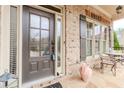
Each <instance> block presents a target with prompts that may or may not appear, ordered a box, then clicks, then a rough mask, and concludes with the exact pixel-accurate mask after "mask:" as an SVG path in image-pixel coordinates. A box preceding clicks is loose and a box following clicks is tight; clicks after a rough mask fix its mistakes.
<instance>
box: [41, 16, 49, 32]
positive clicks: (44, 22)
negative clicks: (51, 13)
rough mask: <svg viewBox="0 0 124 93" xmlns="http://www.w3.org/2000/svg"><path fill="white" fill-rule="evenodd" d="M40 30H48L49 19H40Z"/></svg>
mask: <svg viewBox="0 0 124 93" xmlns="http://www.w3.org/2000/svg"><path fill="white" fill-rule="evenodd" d="M41 29H46V30H49V19H48V18H46V17H41Z"/></svg>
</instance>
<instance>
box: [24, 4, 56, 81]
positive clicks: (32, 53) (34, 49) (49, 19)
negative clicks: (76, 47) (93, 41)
mask: <svg viewBox="0 0 124 93" xmlns="http://www.w3.org/2000/svg"><path fill="white" fill-rule="evenodd" d="M54 37H55V36H54V15H53V14H50V13H47V12H43V11H40V10H37V9H33V8H30V7H27V6H24V7H23V55H22V56H23V59H22V60H23V63H22V66H23V69H22V73H23V74H22V82H23V83H25V82H29V81H32V80H36V79H40V78H45V77H48V76H52V75H54V60H55V58H54V45H55V42H54V41H55V39H54Z"/></svg>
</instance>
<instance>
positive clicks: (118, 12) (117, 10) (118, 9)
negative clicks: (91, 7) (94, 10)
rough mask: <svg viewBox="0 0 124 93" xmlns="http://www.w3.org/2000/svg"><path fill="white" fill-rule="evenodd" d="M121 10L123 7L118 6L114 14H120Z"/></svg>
mask: <svg viewBox="0 0 124 93" xmlns="http://www.w3.org/2000/svg"><path fill="white" fill-rule="evenodd" d="M122 8H123V7H122V6H120V5H119V6H117V8H116V13H117V14H120V13H121V12H122Z"/></svg>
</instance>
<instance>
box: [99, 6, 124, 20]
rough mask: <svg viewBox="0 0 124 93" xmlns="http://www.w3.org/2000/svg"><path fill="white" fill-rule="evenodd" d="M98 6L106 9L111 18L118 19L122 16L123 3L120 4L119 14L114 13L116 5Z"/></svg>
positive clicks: (123, 14) (123, 12) (123, 15)
mask: <svg viewBox="0 0 124 93" xmlns="http://www.w3.org/2000/svg"><path fill="white" fill-rule="evenodd" d="M98 6H99V7H100V8H101V9H103V10H104V11H106V12H107V13H108V14H110V15H111V18H112V20H118V19H122V18H124V5H122V7H123V9H122V13H121V14H117V13H116V7H117V6H118V5H98Z"/></svg>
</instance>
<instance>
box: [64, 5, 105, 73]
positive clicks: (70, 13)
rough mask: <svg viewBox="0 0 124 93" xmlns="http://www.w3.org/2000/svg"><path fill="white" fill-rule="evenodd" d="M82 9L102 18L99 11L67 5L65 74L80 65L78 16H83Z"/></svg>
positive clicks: (83, 11) (89, 7) (85, 6)
mask: <svg viewBox="0 0 124 93" xmlns="http://www.w3.org/2000/svg"><path fill="white" fill-rule="evenodd" d="M84 9H90V10H91V11H92V12H94V13H96V14H98V15H101V16H104V17H105V18H107V17H106V16H105V15H104V14H102V13H101V12H100V11H98V10H96V9H94V8H93V7H91V6H87V5H83V6H78V5H67V6H66V10H65V12H66V15H65V16H66V19H65V20H66V21H65V22H66V72H67V74H72V72H73V67H74V66H76V65H78V64H77V63H79V64H80V31H79V16H80V14H83V15H85V10H84Z"/></svg>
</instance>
